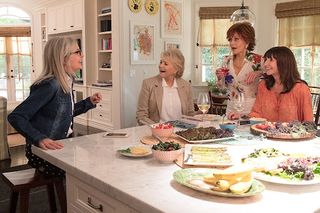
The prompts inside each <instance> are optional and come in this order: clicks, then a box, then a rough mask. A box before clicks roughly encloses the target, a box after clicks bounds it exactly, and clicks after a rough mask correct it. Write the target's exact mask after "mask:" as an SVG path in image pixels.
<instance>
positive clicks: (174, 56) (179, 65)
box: [161, 48, 184, 78]
mask: <svg viewBox="0 0 320 213" xmlns="http://www.w3.org/2000/svg"><path fill="white" fill-rule="evenodd" d="M161 58H167V59H169V60H171V62H172V64H173V67H174V68H175V69H176V70H177V72H176V76H175V77H176V78H181V77H182V75H183V72H184V56H183V54H182V53H181V51H180V50H179V49H173V48H170V49H168V50H166V51H164V52H162V54H161Z"/></svg>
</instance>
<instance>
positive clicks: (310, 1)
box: [276, 0, 320, 18]
mask: <svg viewBox="0 0 320 213" xmlns="http://www.w3.org/2000/svg"><path fill="white" fill-rule="evenodd" d="M319 14H320V0H303V1H290V2H283V3H278V4H277V5H276V17H277V18H288V17H297V16H311V15H319Z"/></svg>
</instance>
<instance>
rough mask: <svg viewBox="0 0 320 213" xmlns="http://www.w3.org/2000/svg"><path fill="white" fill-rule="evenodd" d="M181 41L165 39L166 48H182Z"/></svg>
mask: <svg viewBox="0 0 320 213" xmlns="http://www.w3.org/2000/svg"><path fill="white" fill-rule="evenodd" d="M180 46H181V44H180V42H177V41H165V42H164V50H168V49H180Z"/></svg>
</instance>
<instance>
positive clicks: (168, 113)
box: [160, 79, 182, 122]
mask: <svg viewBox="0 0 320 213" xmlns="http://www.w3.org/2000/svg"><path fill="white" fill-rule="evenodd" d="M162 88H163V97H162V109H161V113H160V122H166V121H173V120H179V119H181V117H182V112H181V101H180V96H179V93H178V85H177V81H176V79H174V82H173V86H172V87H169V86H168V84H167V82H166V81H165V80H164V79H162Z"/></svg>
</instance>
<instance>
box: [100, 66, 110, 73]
mask: <svg viewBox="0 0 320 213" xmlns="http://www.w3.org/2000/svg"><path fill="white" fill-rule="evenodd" d="M99 70H100V71H108V72H110V71H112V68H102V67H101V68H99Z"/></svg>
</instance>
